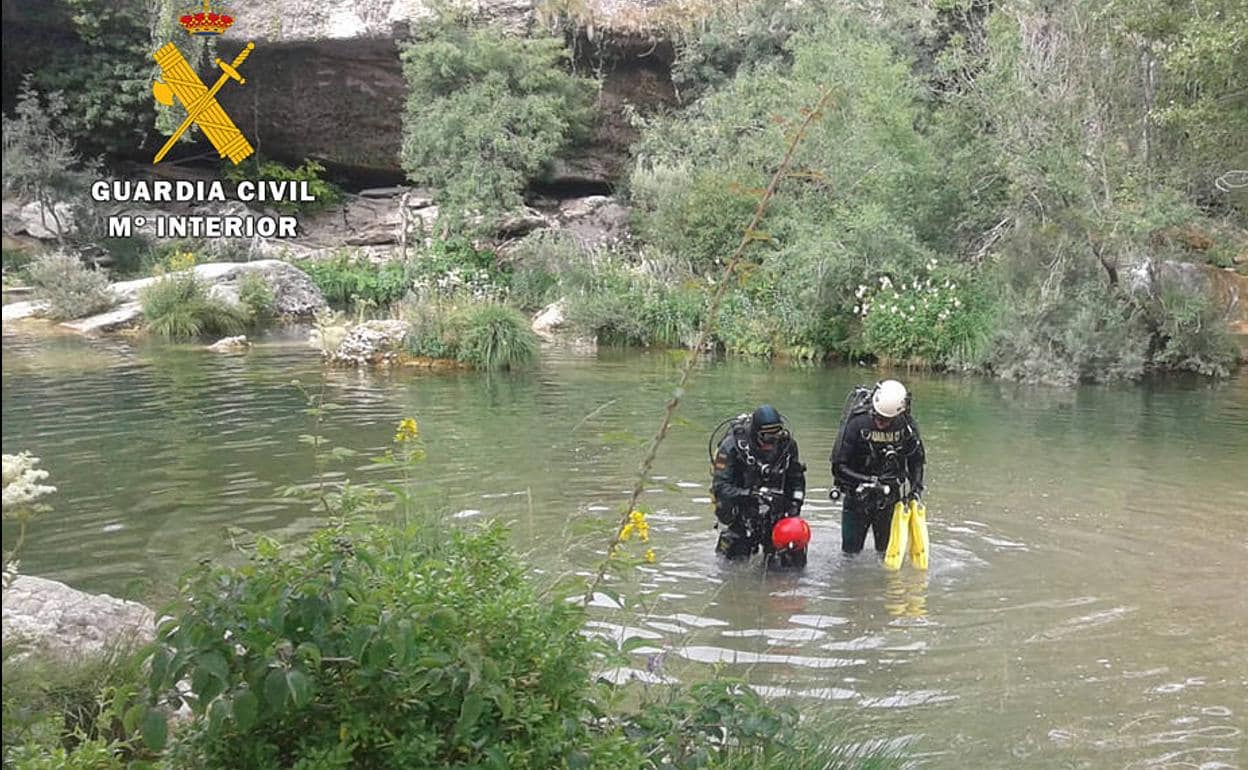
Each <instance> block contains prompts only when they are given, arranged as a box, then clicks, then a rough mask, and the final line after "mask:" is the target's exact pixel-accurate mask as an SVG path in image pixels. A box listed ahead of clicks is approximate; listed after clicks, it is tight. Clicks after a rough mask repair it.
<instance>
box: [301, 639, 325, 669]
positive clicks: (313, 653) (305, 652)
mask: <svg viewBox="0 0 1248 770" xmlns="http://www.w3.org/2000/svg"><path fill="white" fill-rule="evenodd" d="M295 655H299V656H302V657H304V658H306V659H307V661H308V662H309V663H311V664H312V667H313V668H320V667H321V648H320V647H317V646H316V645H315V644H313V643H312V642H303V643H302V644H300V645H299V646H298V647H296V648H295Z"/></svg>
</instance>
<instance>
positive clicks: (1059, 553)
mask: <svg viewBox="0 0 1248 770" xmlns="http://www.w3.org/2000/svg"><path fill="white" fill-rule="evenodd" d="M677 365H678V360H677V359H675V358H673V357H671V356H667V355H658V354H640V355H638V354H611V353H603V354H602V355H600V356H597V357H575V356H569V355H565V354H557V353H551V354H548V355H546V356H545V358H544V359H543V361H542V362H541V364H540V365H539V366H538V367H537V368H536V369H535V370H534V371H532V372H528V373H525V374H521V375H511V376H483V375H478V374H474V373H469V372H445V373H436V374H431V373H427V372H394V373H386V372H379V373H372V372H357V371H347V370H335V371H329V372H325V371H323V370H322V369H321V367H320V364H319V362H318V361H317V359H316V357H315V355H314V354H313V353H311V352H310V351H308V350H307V349H306V348H304V347H303V346H301V345H299V344H297V342H292V341H290V340H284V339H277V338H275V339H272V340H267V341H262V342H261V344H260V345H259V346H258V347H257V348H255V349H253V350H252V351H251V352H249V353H247V354H246V355H235V356H224V357H220V356H214V355H212V354H208V353H205V352H204V351H202V350H199V349H195V348H191V347H178V346H167V345H155V344H140V343H133V344H132V343H129V342H126V341H119V340H100V341H86V340H83V339H81V338H77V337H57V338H54V339H50V340H43V341H40V342H37V343H36V342H34V341H33V340H31V339H30V338H27V337H23V336H20V335H18V336H6V337H5V339H4V387H3V410H4V431H3V445H4V451H6V452H13V451H18V450H22V449H28V450H30V451H32V452H34V453H35V454H37V455H39V456H41V457H42V458H44V462H43V466H44V467H46V468H47V469H48V470H50V471H51V472H52V475H53V483H55V484H56V485H57V486H58V487H59V488H60V491H59V492H58V494H57V495H56V496H55V497H54V498H53V500H52V502H53V504H54V505H55V508H56V510H55V512H54V513H52V514H50V515H49V516H48V517H46V518H45V519H44V520H42V521H40V522H39V523H38V524H37V525H36V526H35V527H34V529H33V530H32V532H31V535H30V547H29V550H28V551H27V552H26V554H25V556H24V558H23V562H24V565H25V567H26V569H27V570H28V571H30V572H32V573H34V574H41V575H47V576H50V577H56V578H60V579H63V580H66V581H68V582H71V583H73V584H75V585H77V586H79V587H82V588H85V589H88V590H108V591H113V592H117V593H123V594H125V593H131V594H133V593H136V592H137V593H151V592H155V593H159V592H160V591H161V590H162V589H165V590H167V586H168V585H170V583H171V579H172V578H173V577H174V576H176V575H177V574H178V573H179V572H181V571H182V570H183V569H185V568H186V567H187V566H189V565H191V564H193V563H194V562H195V561H196V560H198V559H200V558H203V557H205V556H208V555H212V554H213V553H217V554H222V553H224V552H225V550H226V548H227V544H228V533H229V532H234V533H236V534H237V533H238V532H240V531H241V530H248V531H253V532H254V531H264V532H268V533H271V534H277V535H278V536H290V537H295V536H298V535H299V534H300V533H303V532H306V531H307V530H308V529H310V528H312V527H314V526H316V525H317V524H318V523H319V522H320V519H319V517H318V515H317V514H316V512H314V511H311V510H309V509H308V508H307V506H306V505H305V504H304V503H302V502H300V501H298V500H294V499H290V498H282V497H278V496H276V495H275V494H274V493H275V491H276V490H277V489H279V488H281V487H283V486H286V485H290V484H296V483H303V482H306V481H308V480H309V479H310V478H311V477H312V476H313V473H314V466H313V462H312V459H311V457H310V455H309V454H308V451H307V448H306V447H304V446H303V445H301V444H300V443H299V442H298V441H297V439H296V437H297V436H298V435H299V434H301V433H307V432H310V426H309V424H308V417H307V416H306V415H304V414H303V413H302V412H301V409H302V408H303V406H304V402H303V397H302V396H301V395H300V394H299V393H298V392H297V391H296V390H295V389H294V388H292V387H291V385H290V383H291V381H292V380H299V381H301V382H303V383H304V384H305V385H306V386H308V387H311V388H314V389H317V390H319V389H320V388H322V387H323V388H324V392H325V395H326V397H327V399H328V400H330V401H333V402H335V403H338V404H340V405H341V406H342V407H343V408H342V409H341V410H340V411H337V412H334V413H332V414H330V415H328V416H327V418H326V423H325V425H324V426H323V431H324V432H325V433H326V434H327V435H328V436H329V438H330V439H331V441H332V443H333V444H335V445H342V446H347V447H350V448H352V449H356V450H358V451H360V452H361V456H360V457H357V458H354V459H352V460H350V461H347V462H344V463H337V464H335V465H334V466H333V467H331V468H330V471H331V473H333V474H336V477H342V476H349V477H351V478H357V479H359V478H366V477H368V478H378V476H377V474H378V473H380V472H384V471H379V469H378V468H376V467H374V466H373V464H372V463H370V462H368V457H369V456H370V455H374V454H378V453H380V452H381V451H383V450H384V449H385V448H386V446H387V445H388V442H389V441H390V438H391V437H392V435H393V429H394V424H395V422H396V421H397V420H398V419H400V418H401V417H404V416H409V415H413V416H417V417H419V418H420V420H421V427H422V434H423V436H424V438H425V442H426V448H427V450H428V455H429V459H428V461H427V462H426V463H425V464H424V465H423V466H422V467H421V484H422V489H421V493H422V494H426V495H429V496H431V497H433V498H435V499H437V500H438V501H439V502H440V503H441V504H442V505H443V506H444V507H445V508H446V509H447V511H448V513H449V514H451V518H450V521H451V522H453V524H454V525H455V526H473V525H474V524H475V523H476V522H480V521H484V520H489V519H499V520H502V521H506V522H508V523H510V525H511V527H512V531H513V532H514V535H515V539H516V543H517V546H518V547H519V548H520V550H521V552H522V553H525V554H526V558H528V559H529V560H530V561H531V563H532V564H533V565H534V567H535V569H540V570H541V573H542V575H543V576H547V575H549V576H561V575H566V574H568V573H575V572H584V571H585V570H587V569H588V568H589V567H590V566H591V565H593V564H594V563H596V560H597V559H598V558H599V555H600V551H601V548H602V547H603V546H604V544H605V535H606V533H608V532H610V531H611V527H612V526H613V524H614V522H615V520H616V516H617V513H616V512H617V511H618V508H619V506H620V505H621V504H622V502H623V501H624V500H625V499H626V498H627V493H628V490H629V488H630V486H631V474H632V473H633V471H634V469H635V468H636V467H637V461H638V459H639V457H640V453H641V451H642V447H643V444H644V442H645V440H646V438H647V437H648V435H649V433H650V431H652V430H653V428H654V427H655V425H656V424H657V421H658V417H659V415H658V410H659V409H660V407H661V404H662V403H663V401H664V400H665V399H666V397H667V396H668V395H669V394H670V388H671V385H672V382H673V376H674V374H675V368H676V366H677ZM876 375H877V373H875V372H869V371H863V370H856V369H848V368H842V369H837V368H831V369H818V368H804V369H784V368H771V367H767V366H764V365H760V364H753V363H743V362H723V363H716V364H711V365H707V366H705V367H703V368H702V370H701V371H700V372H699V374H698V377H697V379H696V381H695V384H694V387H693V388H692V389H691V392H690V394H689V398H688V400H687V402H686V403H685V404H684V405H683V406H682V408H681V410H680V412H679V413H678V414H679V417H680V420H679V421H678V422H677V424H676V425H674V426H673V429H672V432H671V434H670V437H669V440H668V442H667V443H666V444H665V445H664V447H663V449H662V451H661V452H660V455H659V462H658V464H657V465H656V471H655V473H656V476H655V478H654V479H653V480H652V482H653V483H652V484H651V485H650V488H649V491H648V492H647V494H646V497H645V499H644V502H645V503H646V504H647V505H649V506H650V510H651V513H650V515H649V517H648V518H649V521H650V525H651V530H650V532H651V542H650V545H653V546H654V548H655V550H656V553H657V556H658V561H657V563H656V564H654V565H646V566H644V567H642V568H639V569H638V570H637V571H636V573H635V574H634V576H633V577H632V578H631V580H630V581H629V582H617V583H613V584H611V585H609V586H606V588H607V589H609V592H608V591H605V590H604V592H602V593H600V594H599V595H597V596H596V597H595V599H594V602H593V609H592V611H591V622H590V624H589V625H588V627H587V629H586V632H587V633H593V634H599V635H602V636H604V637H605V638H608V639H612V640H614V641H616V642H617V643H623V641H624V640H626V639H632V638H636V639H637V640H639V641H637V642H633V643H634V644H640V646H639V647H637V648H636V649H635V650H634V655H633V659H632V664H631V665H630V666H628V667H626V668H624V669H619V670H616V671H613V672H610V675H611V676H612V677H614V678H616V679H618V680H620V681H625V680H628V679H638V680H641V681H648V682H658V681H670V680H674V679H680V680H685V681H688V680H690V679H696V678H698V677H704V676H706V675H707V674H708V673H709V672H710V671H712V670H714V669H716V668H722V669H724V670H726V671H727V672H729V673H732V674H735V675H738V676H741V677H743V678H745V679H747V680H748V681H750V682H752V683H753V684H755V685H756V686H758V687H759V688H760V689H761V690H762V691H763V692H765V693H768V694H771V695H775V696H778V697H784V698H789V699H792V700H793V701H795V702H796V703H797V704H798V705H799V706H800V707H802V708H809V707H810V706H813V705H816V704H823V705H824V706H826V707H831V708H834V709H844V710H845V714H846V718H847V719H848V720H849V721H850V722H851V723H855V724H862V725H864V726H865V728H866V729H867V731H868V734H867V736H866V738H864V741H875V742H878V743H880V744H885V745H909V746H911V747H912V750H913V751H915V752H917V756H918V758H919V761H920V763H921V764H922V765H923V766H926V767H950V768H954V767H957V768H961V767H1024V768H1049V767H1088V768H1101V767H1131V768H1152V767H1159V768H1160V767H1175V768H1177V767H1205V768H1215V767H1242V766H1244V763H1245V762H1246V761H1248V760H1246V756H1245V751H1244V745H1245V742H1246V738H1245V729H1246V728H1248V724H1246V720H1248V716H1246V714H1248V710H1246V709H1245V707H1244V705H1243V704H1244V697H1243V695H1244V692H1245V691H1248V664H1246V663H1245V661H1248V641H1246V639H1248V635H1246V634H1244V633H1243V628H1245V627H1246V626H1248V603H1246V602H1245V600H1244V587H1243V586H1244V581H1245V580H1248V572H1245V567H1244V565H1245V564H1248V540H1246V539H1245V538H1244V537H1243V531H1244V527H1245V526H1248V521H1246V520H1245V516H1246V515H1248V484H1245V482H1244V478H1245V474H1244V468H1245V467H1248V462H1246V460H1248V438H1246V437H1245V436H1246V429H1248V379H1246V378H1242V377H1241V378H1240V379H1237V380H1234V381H1232V382H1230V383H1222V384H1209V383H1205V382H1200V381H1168V382H1166V383H1162V384H1157V385H1154V386H1145V387H1121V388H1118V387H1098V388H1080V389H1077V390H1054V389H1045V388H1028V387H1022V386H1018V385H1013V384H1009V383H998V382H992V381H986V380H979V379H974V378H966V379H963V378H941V377H930V376H915V377H911V378H910V379H912V380H913V381H914V389H915V393H916V410H917V414H918V418H919V421H920V424H921V425H922V428H923V432H924V436H925V439H926V440H927V442H928V445H929V454H930V456H931V464H930V468H929V474H928V475H929V493H928V500H927V504H928V523H929V528H930V532H931V569H930V570H928V571H927V572H918V571H915V570H914V569H912V567H911V566H910V565H909V563H907V564H906V565H905V566H903V568H902V569H901V570H900V571H899V572H888V571H886V570H884V569H883V568H882V566H881V564H880V562H879V558H878V556H876V555H875V554H874V553H871V552H870V550H871V545H870V544H869V545H868V552H866V553H863V554H859V555H857V556H855V557H852V558H850V557H845V556H842V555H841V554H840V553H839V552H838V549H839V544H840V521H839V508H838V507H837V506H836V505H835V504H833V503H831V502H829V501H828V500H827V497H826V494H827V484H828V482H829V478H828V471H827V464H826V458H827V455H828V453H829V452H830V450H831V445H832V440H833V438H834V436H833V433H834V430H835V427H836V420H837V419H838V416H839V413H840V409H841V405H842V404H843V399H844V394H845V392H846V391H847V389H848V388H849V386H850V385H852V384H854V383H856V382H860V381H861V382H869V381H871V380H872V379H873V378H874V377H876ZM760 401H772V402H774V403H776V405H777V406H779V407H780V408H781V410H782V411H783V412H784V413H785V414H786V415H788V417H789V419H790V421H791V424H792V428H793V431H794V433H795V435H796V436H797V438H798V440H799V441H800V443H801V448H802V452H803V455H804V458H803V459H804V461H805V462H806V463H807V464H808V466H809V488H810V494H811V500H810V502H809V504H808V505H807V507H806V516H807V518H808V520H809V521H810V524H811V529H812V532H813V541H812V551H811V554H812V556H811V560H810V565H809V566H808V568H807V569H806V570H805V571H804V572H803V573H801V574H799V575H793V574H777V573H768V572H765V571H764V570H763V569H762V568H761V566H760V565H759V564H757V563H755V564H745V565H728V564H722V563H720V562H718V561H717V560H716V559H715V557H714V555H713V553H712V549H713V544H714V541H715V534H716V533H715V531H714V530H713V529H712V523H713V518H712V517H711V515H710V509H709V498H708V497H707V484H708V480H709V479H708V475H707V474H708V468H707V460H706V454H705V453H706V433H707V432H708V431H709V430H710V428H711V426H713V425H715V424H716V423H718V422H719V421H720V420H721V419H722V418H723V417H724V416H725V415H728V414H735V413H739V412H742V411H746V410H748V409H749V408H750V407H752V406H753V405H756V404H757V403H758V402H760ZM6 534H7V531H6ZM615 596H618V597H619V599H618V600H617V598H614V597H615Z"/></svg>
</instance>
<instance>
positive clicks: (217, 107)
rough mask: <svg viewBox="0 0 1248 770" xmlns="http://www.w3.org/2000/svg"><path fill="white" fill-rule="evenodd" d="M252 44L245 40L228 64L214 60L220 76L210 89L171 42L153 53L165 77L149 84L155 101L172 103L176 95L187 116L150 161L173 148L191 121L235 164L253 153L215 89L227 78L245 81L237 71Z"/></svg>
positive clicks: (240, 82)
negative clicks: (244, 45) (236, 54)
mask: <svg viewBox="0 0 1248 770" xmlns="http://www.w3.org/2000/svg"><path fill="white" fill-rule="evenodd" d="M255 47H256V44H255V43H248V44H247V46H246V47H245V48H243V50H242V51H241V52H239V54H238V56H237V57H235V58H234V61H233V62H232V63H229V64H227V63H225V62H224V61H222V60H221V59H217V66H218V67H220V68H221V76H220V77H218V78H217V82H215V83H213V84H212V88H208V87H207V86H205V85H204V83H203V81H202V80H200V79H199V76H198V75H196V74H195V70H193V69H191V65H190V64H189V63H187V61H186V58H185V57H183V56H182V52H181V51H179V50H178V48H177V46H175V45H174V44H173V43H166V44H165V45H164V46H162V47H161V49H160V50H159V51H157V52H156V53H155V54H153V58H154V59H156V63H157V64H158V65H160V74H161V77H162V78H164V80H163V81H161V80H157V81H155V82H153V83H152V95H153V96H155V97H156V101H158V102H160V103H161V104H163V105H165V106H170V105H172V104H173V101H174V97H177V100H178V101H179V102H181V103H182V106H183V107H184V108H186V119H185V120H183V121H182V124H181V125H179V126H178V128H177V130H175V131H174V132H173V135H172V136H170V137H169V141H167V142H165V146H164V147H161V148H160V152H158V153H156V159H155V160H153V161H152V164H153V165H155V164H157V163H159V162H160V161H161V159H162V158H164V157H165V155H167V154H168V153H169V150H171V149H173V145H174V144H175V143H177V141H178V138H179V137H181V136H182V134H184V133H186V130H187V129H188V128H190V127H191V124H192V123H193V124H195V125H197V126H199V130H200V131H203V132H204V136H207V137H208V141H210V142H212V146H213V147H215V148H217V152H218V153H220V155H221V157H223V158H229V159H230V160H232V161H234V165H236V166H237V165H238V164H239V163H241V162H242V161H243V159H244V158H246V157H248V156H249V155H251V154H252V153H253V152H255V148H253V147H252V146H251V144H250V143H249V142H248V141H247V138H246V137H245V136H243V132H242V131H240V130H238V126H236V125H234V121H232V120H230V116H229V115H227V114H226V112H225V110H224V109H223V108H222V107H221V104H220V103H219V102H218V101H217V92H218V91H220V90H221V87H222V86H224V85H225V84H226V81H229V80H237V81H238V84H239V85H243V84H244V83H246V82H247V80H246V78H244V77H243V76H242V75H240V74H238V68H239V67H240V66H242V63H243V62H244V61H245V60H246V59H247V56H248V54H250V53H251V52H252V50H253V49H255Z"/></svg>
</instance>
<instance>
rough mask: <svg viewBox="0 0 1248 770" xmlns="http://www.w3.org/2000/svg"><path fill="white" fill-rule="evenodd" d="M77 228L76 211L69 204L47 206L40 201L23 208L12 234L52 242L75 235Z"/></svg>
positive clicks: (58, 202)
mask: <svg viewBox="0 0 1248 770" xmlns="http://www.w3.org/2000/svg"><path fill="white" fill-rule="evenodd" d="M76 227H77V225H76V224H75V220H74V209H73V207H72V206H70V205H69V204H68V203H65V202H63V201H57V202H54V203H51V204H49V205H46V206H45V205H44V204H43V203H41V202H39V201H31V202H29V203H27V204H26V205H25V206H22V208H21V210H20V212H19V213H18V224H17V225H16V226H15V229H14V230H13V231H12V232H13V233H14V234H15V235H21V234H23V233H25V234H26V235H29V236H30V237H32V238H37V239H39V240H41V241H52V240H58V239H60V238H63V237H66V236H69V235H73V233H74V231H75V229H76Z"/></svg>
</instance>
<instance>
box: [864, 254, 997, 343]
mask: <svg viewBox="0 0 1248 770" xmlns="http://www.w3.org/2000/svg"><path fill="white" fill-rule="evenodd" d="M855 299H856V300H858V302H859V304H857V305H855V307H854V310H855V312H856V313H857V314H858V315H860V316H861V317H862V324H863V341H864V344H865V345H866V346H867V348H868V349H870V350H872V351H874V352H875V353H876V354H877V355H880V356H886V357H888V358H891V359H894V360H898V361H915V360H918V361H922V362H924V363H927V364H929V365H935V366H947V365H951V364H955V363H963V364H966V365H974V364H978V363H979V362H980V360H981V355H982V352H983V350H984V348H985V346H986V344H987V342H988V339H989V338H990V336H991V334H992V326H993V322H994V321H995V320H996V319H995V316H994V311H993V307H992V304H991V302H990V301H989V295H988V293H987V292H985V291H984V290H982V289H981V288H980V286H979V283H978V282H977V281H976V280H975V279H974V278H973V277H972V276H971V275H970V274H968V273H967V271H963V270H951V269H948V268H938V267H937V263H936V262H935V261H932V262H929V263H928V264H927V265H926V266H925V267H924V269H923V270H921V271H919V272H918V273H915V274H911V276H910V277H909V278H904V277H903V278H897V279H896V280H895V281H894V279H893V278H890V277H889V276H880V278H879V283H878V287H877V286H867V285H865V284H864V285H862V286H860V287H859V288H858V289H857V290H856V291H855Z"/></svg>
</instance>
